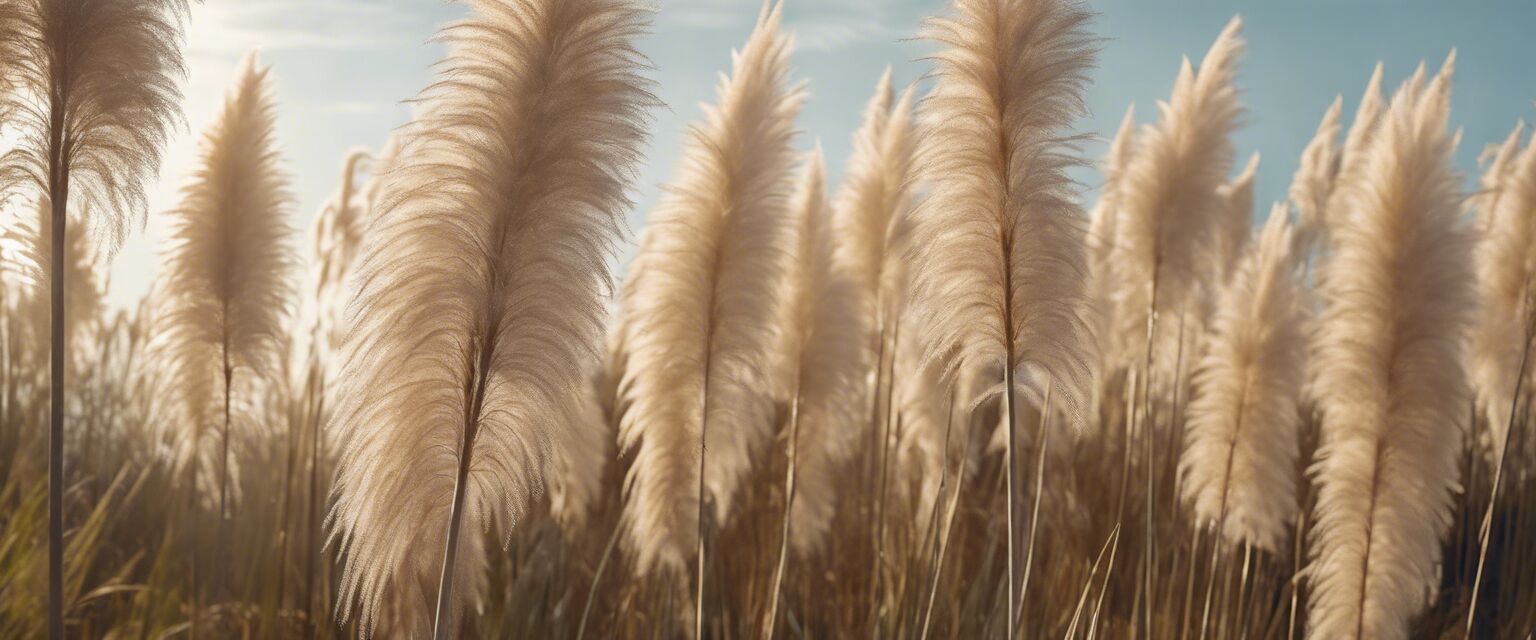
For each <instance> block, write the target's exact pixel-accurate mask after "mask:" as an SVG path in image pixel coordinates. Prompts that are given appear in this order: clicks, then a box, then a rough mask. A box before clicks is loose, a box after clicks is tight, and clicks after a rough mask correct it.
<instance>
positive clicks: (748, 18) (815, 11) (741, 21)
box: [660, 0, 910, 51]
mask: <svg viewBox="0 0 1536 640" xmlns="http://www.w3.org/2000/svg"><path fill="white" fill-rule="evenodd" d="M888 4H889V2H881V0H841V1H839V2H817V3H814V4H813V3H809V2H807V3H792V4H789V5H788V6H786V7H785V10H784V23H785V28H786V29H788V30H789V31H792V32H793V33H794V34H795V40H796V43H797V45H798V47H799V48H800V49H802V50H808V51H834V50H838V49H842V48H845V47H849V46H853V45H856V44H860V43H864V42H871V41H875V40H891V39H896V38H901V37H906V36H908V35H910V33H907V32H906V31H905V30H902V29H897V28H893V27H891V26H890V25H889V24H888V19H889V16H888V15H887V11H886V9H887V5H888ZM760 7H762V2H761V0H669V1H667V2H664V3H663V4H662V8H661V17H660V20H661V21H663V22H665V23H667V24H669V25H672V26H676V27H681V28H691V29H704V30H717V29H739V28H744V27H747V26H750V25H751V23H752V21H753V20H754V19H756V17H757V14H758V9H759V8H760Z"/></svg>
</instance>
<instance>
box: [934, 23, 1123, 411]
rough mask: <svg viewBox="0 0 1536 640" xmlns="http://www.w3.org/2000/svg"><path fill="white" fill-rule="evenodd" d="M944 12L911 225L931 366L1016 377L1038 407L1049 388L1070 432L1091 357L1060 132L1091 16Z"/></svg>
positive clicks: (1079, 80)
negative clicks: (941, 362) (937, 357)
mask: <svg viewBox="0 0 1536 640" xmlns="http://www.w3.org/2000/svg"><path fill="white" fill-rule="evenodd" d="M953 6H954V15H953V16H952V17H949V18H942V19H934V20H933V21H931V22H930V23H929V26H928V29H927V31H926V35H927V37H928V38H929V39H931V40H934V41H937V42H940V43H943V44H944V45H946V46H947V47H948V49H946V50H945V51H943V52H941V53H939V54H938V56H937V60H938V64H939V71H938V75H937V79H936V84H935V86H934V90H933V93H932V94H931V95H930V96H929V97H928V99H927V101H926V102H925V103H924V108H925V112H924V113H925V115H924V119H925V121H926V122H928V123H929V127H930V128H929V130H928V131H927V133H926V135H925V138H924V140H923V143H922V144H923V146H922V147H921V149H920V151H919V156H918V162H919V166H920V171H921V173H922V175H923V176H925V177H924V179H925V180H927V181H928V182H929V186H930V188H931V191H930V192H929V194H928V196H927V198H926V199H925V200H924V201H922V202H921V203H920V204H918V206H917V207H916V209H914V211H913V213H912V226H913V228H912V238H913V239H912V241H911V251H912V255H911V260H912V266H911V269H912V278H913V280H912V286H913V301H914V302H913V304H916V305H919V308H920V312H919V313H920V314H921V315H922V316H923V324H924V325H925V333H926V334H927V335H928V336H929V340H928V342H929V344H928V348H929V350H930V351H929V353H930V354H936V353H944V352H947V351H949V350H950V349H958V353H957V361H956V362H955V363H954V364H956V365H959V366H963V367H965V368H976V369H984V368H989V367H995V368H996V369H999V370H1003V371H1006V372H1008V375H1007V377H1008V378H1010V379H1012V378H1013V376H1014V375H1015V374H1018V375H1021V376H1023V379H1022V380H1019V381H1017V382H1016V383H1015V384H1014V386H1013V389H1014V391H1016V392H1022V393H1024V394H1025V395H1026V396H1028V397H1029V398H1030V399H1031V400H1032V401H1033V402H1035V403H1037V404H1038V403H1039V402H1040V401H1041V400H1043V395H1044V391H1045V385H1046V379H1047V378H1049V379H1051V383H1052V384H1053V385H1054V386H1055V389H1056V391H1055V394H1056V397H1057V399H1058V400H1059V403H1060V406H1061V407H1064V408H1066V409H1067V413H1068V415H1070V416H1071V417H1072V418H1073V419H1074V421H1075V420H1076V419H1077V418H1079V417H1080V415H1079V412H1080V410H1081V409H1082V407H1083V406H1084V404H1085V401H1084V398H1085V397H1086V395H1087V393H1088V391H1089V389H1088V386H1089V382H1090V379H1091V375H1092V363H1091V356H1090V354H1089V351H1090V350H1091V348H1092V347H1091V345H1090V344H1089V340H1088V339H1087V325H1086V322H1085V320H1084V317H1083V308H1084V303H1085V302H1086V287H1085V284H1086V276H1087V265H1086V255H1085V251H1084V247H1085V245H1084V242H1083V233H1084V228H1083V223H1084V220H1083V218H1082V215H1081V211H1080V209H1079V208H1078V207H1077V205H1076V204H1075V202H1074V195H1075V194H1074V192H1073V184H1072V182H1071V181H1070V180H1069V179H1068V178H1067V177H1066V175H1065V171H1066V169H1067V167H1070V166H1073V165H1075V164H1077V163H1079V162H1080V161H1079V160H1078V159H1077V158H1075V157H1074V156H1073V155H1072V147H1071V145H1072V140H1071V139H1070V138H1069V137H1065V134H1063V133H1062V130H1063V129H1065V128H1066V127H1067V126H1069V125H1070V124H1071V122H1072V120H1073V119H1074V118H1076V117H1077V116H1078V115H1080V114H1081V113H1082V111H1083V105H1082V100H1081V89H1082V85H1083V83H1084V82H1085V81H1086V76H1085V74H1086V72H1087V70H1088V68H1089V67H1091V66H1092V64H1093V60H1094V51H1093V49H1092V47H1091V41H1090V38H1089V36H1088V34H1087V33H1086V30H1085V29H1086V25H1087V22H1088V20H1089V19H1090V17H1091V16H1090V14H1089V13H1088V12H1087V11H1085V10H1084V9H1083V8H1082V7H1081V6H1080V5H1078V4H1077V3H1075V2H1070V1H1061V0H956V2H955V3H954V5H953ZM1004 388H1006V387H1001V386H1000V387H995V388H994V389H993V390H992V392H993V393H998V392H1001V391H1002V390H1003V389H1004ZM1007 395H1011V394H1005V397H1007Z"/></svg>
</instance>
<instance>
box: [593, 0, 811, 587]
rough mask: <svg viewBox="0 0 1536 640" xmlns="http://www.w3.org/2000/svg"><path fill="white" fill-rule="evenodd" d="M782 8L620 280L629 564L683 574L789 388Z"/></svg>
mask: <svg viewBox="0 0 1536 640" xmlns="http://www.w3.org/2000/svg"><path fill="white" fill-rule="evenodd" d="M781 13H782V9H781V8H780V7H779V6H777V5H775V6H773V7H767V8H765V9H764V12H763V14H762V15H761V16H760V17H759V19H758V22H757V26H756V28H755V30H754V31H753V33H752V36H751V37H750V38H748V40H747V43H746V45H745V46H744V47H743V48H742V50H741V51H740V52H738V53H736V54H734V55H733V56H732V65H731V66H732V72H731V75H730V76H729V77H728V78H725V79H723V80H722V84H721V86H720V88H719V92H718V101H717V103H716V104H715V105H713V106H710V107H707V108H706V110H705V120H704V122H703V123H701V124H699V125H697V126H695V127H694V128H692V129H691V130H690V131H689V137H688V143H687V147H686V149H685V152H684V159H683V165H682V167H681V169H680V170H679V174H678V176H677V177H676V178H675V179H674V180H673V182H672V183H670V184H669V186H668V188H667V191H666V194H665V195H664V197H663V199H662V202H661V204H660V205H658V207H657V208H656V210H655V211H653V212H652V213H651V215H650V218H649V220H648V221H647V224H646V230H645V235H644V237H643V238H642V240H641V247H640V253H639V255H637V256H636V258H635V263H634V265H633V266H632V267H631V271H632V273H631V276H630V282H628V283H626V285H625V288H626V296H625V300H624V302H625V313H627V314H628V315H627V317H626V318H625V320H624V322H625V325H624V330H625V335H624V336H623V337H622V338H621V343H622V345H623V348H624V352H625V355H624V356H623V357H624V359H625V361H626V364H625V366H624V370H623V375H624V378H623V380H622V381H621V382H620V389H621V393H622V396H621V397H620V399H619V403H620V404H621V405H623V406H624V410H623V413H622V415H621V416H620V419H619V420H620V422H619V446H620V448H621V449H622V450H624V451H626V452H627V453H628V454H629V455H632V456H633V461H632V462H631V464H630V467H629V470H628V472H627V473H628V475H627V477H626V479H625V488H626V494H627V497H626V504H625V510H626V511H625V515H624V518H625V522H626V525H627V526H628V527H629V541H630V545H631V547H632V548H633V550H634V552H635V554H636V555H635V557H636V569H637V570H638V571H639V572H640V573H649V572H651V571H652V570H654V569H657V568H661V569H664V570H665V571H667V572H670V573H674V574H676V573H681V572H682V571H683V569H684V567H685V563H686V562H687V560H688V558H689V557H690V555H693V554H695V553H697V550H696V549H695V547H700V546H702V545H703V544H704V542H703V539H702V538H701V537H700V534H701V530H702V529H704V528H705V524H704V523H703V522H701V518H700V516H701V515H704V513H705V512H706V511H710V512H712V513H713V517H714V519H715V520H716V521H717V522H719V523H721V524H723V523H724V522H725V520H726V519H727V518H728V517H729V516H730V514H731V512H732V508H733V506H734V502H733V500H734V498H735V497H736V493H737V490H738V488H739V486H740V484H741V482H742V480H743V478H744V477H745V476H746V475H747V473H748V472H749V471H750V470H751V469H752V468H753V466H754V462H755V461H756V460H758V459H759V458H760V456H761V455H762V452H763V451H764V450H765V447H766V445H767V444H768V441H769V436H770V435H771V433H772V431H771V430H772V428H773V422H774V400H775V397H774V395H775V394H776V393H777V392H779V391H781V390H782V389H783V388H784V386H785V385H784V384H783V382H782V380H780V379H779V377H778V376H779V374H780V373H781V369H779V368H776V367H774V366H773V365H772V361H773V355H772V354H773V351H774V349H775V347H776V346H777V345H778V344H780V343H779V339H778V332H779V328H778V327H777V326H776V324H777V323H776V322H774V319H775V318H776V317H778V315H777V314H778V312H777V311H776V309H777V305H778V304H779V303H780V300H781V293H780V291H779V288H780V287H781V286H782V277H783V276H782V273H783V265H784V264H785V261H786V259H787V257H788V256H789V255H790V253H789V243H790V242H791V240H792V238H793V235H792V234H791V229H792V228H793V227H792V226H791V225H789V224H787V220H786V211H787V205H788V202H789V195H790V193H789V190H790V172H791V170H792V167H793V164H794V155H793V151H792V149H791V148H790V142H791V140H792V138H793V134H794V117H795V114H796V112H797V111H798V109H799V105H800V101H801V92H800V90H799V89H798V88H794V87H790V86H789V85H788V74H789V59H788V57H789V51H790V47H791V45H792V41H791V39H790V38H789V37H788V36H786V35H784V34H782V33H781V32H780V30H779V23H780V21H781ZM706 495H707V496H708V500H709V501H710V503H709V504H706V503H705V502H704V500H705V496H706ZM700 557H701V558H702V555H700ZM702 562H703V560H702V559H700V563H702ZM700 568H701V569H702V564H701V566H700ZM697 578H698V581H699V583H700V584H702V582H703V575H702V574H701V575H699V576H697ZM695 606H699V607H702V603H695Z"/></svg>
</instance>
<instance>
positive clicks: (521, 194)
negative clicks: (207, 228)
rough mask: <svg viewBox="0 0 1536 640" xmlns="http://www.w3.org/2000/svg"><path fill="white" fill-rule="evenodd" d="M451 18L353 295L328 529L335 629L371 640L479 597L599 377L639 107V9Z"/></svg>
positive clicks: (450, 613) (488, 5)
mask: <svg viewBox="0 0 1536 640" xmlns="http://www.w3.org/2000/svg"><path fill="white" fill-rule="evenodd" d="M465 4H467V5H468V8H469V17H467V18H466V19H464V20H462V21H460V22H458V23H455V24H454V25H452V26H449V27H448V28H446V29H445V30H444V31H443V32H442V33H441V35H440V37H441V39H442V40H444V41H445V42H446V43H447V45H448V54H447V58H446V59H445V60H444V62H443V63H442V68H441V71H440V72H439V75H438V78H437V80H436V82H434V83H433V84H432V85H431V86H429V87H428V88H427V89H425V90H424V92H423V94H422V95H421V100H422V101H423V102H425V103H428V104H429V105H431V108H429V109H425V110H423V112H422V113H421V114H420V115H419V117H418V119H417V121H416V124H415V125H413V126H411V127H410V128H408V129H407V131H408V134H407V139H405V140H403V141H402V143H401V145H402V152H401V153H400V154H399V156H398V157H397V158H396V159H395V160H394V161H393V163H391V165H390V166H388V167H387V169H385V173H384V174H383V184H382V186H381V188H382V193H381V195H380V201H379V203H378V204H379V207H378V210H376V211H374V212H372V214H371V215H370V219H369V221H368V224H367V227H366V229H365V231H364V233H363V238H364V239H363V248H362V251H361V254H360V255H359V257H358V262H357V266H356V271H355V276H354V279H353V283H354V291H353V299H352V303H351V304H350V306H349V311H348V313H349V322H348V325H349V326H348V336H347V339H346V341H345V343H344V347H343V355H342V369H341V375H340V376H338V380H339V381H340V382H341V384H342V385H343V386H342V387H341V389H340V390H339V392H338V396H339V400H338V408H337V411H336V413H335V417H334V418H333V421H332V427H333V428H334V430H335V433H337V435H338V438H339V445H340V459H339V461H338V469H337V474H336V488H335V496H336V503H335V506H334V508H333V510H332V511H331V514H330V516H329V523H328V524H329V527H330V530H331V539H332V542H333V543H334V544H335V545H337V548H338V550H339V552H340V553H341V554H342V556H343V557H344V565H343V568H342V576H341V587H340V599H339V605H338V607H339V608H340V610H341V611H340V615H341V617H342V618H343V619H344V620H345V619H346V618H347V617H348V616H349V615H350V614H351V613H352V612H353V611H354V610H357V612H358V614H359V620H360V622H361V623H362V628H363V630H364V632H365V633H367V632H369V631H371V630H373V629H374V624H375V622H376V621H379V620H381V619H383V618H384V616H386V615H388V616H390V619H385V620H384V621H386V622H389V623H390V624H391V625H393V626H392V628H391V629H390V631H392V632H394V633H400V634H407V633H409V634H415V635H426V634H427V633H428V629H427V628H426V627H427V624H426V621H427V618H428V614H427V612H429V611H432V610H433V609H432V606H433V605H432V602H433V601H434V600H435V602H436V609H435V611H436V617H435V620H434V623H433V625H432V627H433V628H432V633H433V634H434V635H435V637H438V638H446V637H449V636H450V635H451V634H452V629H453V626H454V620H455V618H456V617H457V613H458V612H459V611H460V610H462V608H463V607H464V606H465V604H466V603H473V602H477V601H478V600H479V599H480V598H481V594H482V593H483V589H484V586H485V583H486V581H485V567H486V563H487V558H486V555H485V554H486V548H485V547H486V540H485V538H486V535H487V534H488V533H489V532H490V531H492V530H496V531H500V532H503V533H504V534H506V535H510V531H511V530H512V528H513V526H514V525H515V523H516V520H517V518H518V516H519V514H521V513H522V512H523V511H524V509H525V508H526V506H527V505H528V504H529V502H530V500H532V499H533V498H534V497H535V496H536V495H537V494H539V493H540V492H541V491H542V488H543V482H544V478H545V476H546V473H547V472H548V466H549V465H550V457H551V455H552V447H553V446H554V444H553V443H554V442H556V441H558V440H559V439H561V438H564V437H565V436H564V435H563V434H562V433H561V432H562V431H563V430H567V429H571V428H572V427H571V426H570V425H569V421H570V419H571V417H572V416H573V415H579V413H580V412H579V410H577V409H574V408H573V407H574V406H575V403H576V402H578V401H579V398H580V393H581V386H582V385H584V384H586V383H587V379H586V378H585V377H584V376H585V375H586V374H587V373H588V372H589V371H591V369H592V367H593V366H595V365H596V362H597V353H598V349H599V346H600V344H601V336H602V327H601V325H602V322H603V319H604V313H603V303H602V298H603V296H604V295H605V292H606V291H607V290H608V289H609V288H610V276H609V273H608V265H607V259H608V258H609V257H610V255H611V254H612V252H613V247H614V243H615V242H616V241H617V240H618V238H619V237H620V235H621V234H622V216H623V211H624V209H625V208H626V207H627V206H628V204H629V203H628V201H627V199H626V196H625V189H626V188H627V187H628V185H629V181H630V177H631V172H632V171H633V167H634V163H635V161H636V159H637V157H638V155H639V153H640V146H641V144H642V142H643V140H644V137H645V133H644V130H643V127H642V124H643V121H644V118H645V115H644V109H645V108H646V107H647V106H648V105H650V104H651V103H652V102H653V98H652V97H651V96H650V94H649V93H648V91H647V86H648V83H647V81H646V80H644V79H643V78H642V77H641V76H640V75H639V72H640V70H641V69H642V68H643V64H642V61H641V58H640V55H639V54H638V53H637V52H636V51H635V48H634V42H635V40H636V38H638V37H639V36H640V35H641V34H642V33H643V31H644V28H645V19H646V12H645V11H644V10H643V9H642V8H641V7H640V6H638V5H637V4H636V3H635V2H632V1H630V0H563V1H556V0H470V1H468V2H466V3H465ZM589 365H590V366H589ZM402 514H407V515H408V517H402ZM434 581H435V582H436V585H437V589H436V593H435V597H434V594H433V592H432V585H433V583H434ZM386 602H388V603H390V606H389V607H388V609H389V610H388V611H386V610H385V607H384V605H385V603H386Z"/></svg>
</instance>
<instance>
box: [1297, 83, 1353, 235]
mask: <svg viewBox="0 0 1536 640" xmlns="http://www.w3.org/2000/svg"><path fill="white" fill-rule="evenodd" d="M1343 110H1344V98H1343V97H1342V96H1340V97H1335V98H1334V99H1333V102H1332V103H1331V104H1329V105H1328V110H1327V111H1324V112H1323V119H1322V121H1321V122H1319V123H1318V124H1317V133H1315V134H1313V136H1312V139H1311V140H1310V141H1308V142H1307V146H1306V148H1305V149H1303V150H1302V152H1301V166H1299V167H1297V169H1296V173H1295V175H1294V176H1293V177H1292V178H1291V189H1290V194H1289V197H1290V199H1291V205H1292V206H1294V207H1296V214H1297V216H1296V217H1297V220H1298V222H1297V225H1296V232H1295V234H1294V235H1293V237H1294V239H1295V241H1296V251H1295V253H1296V259H1297V260H1300V261H1303V262H1304V261H1306V259H1307V256H1308V255H1310V254H1311V253H1312V244H1313V242H1314V241H1315V240H1316V239H1317V238H1318V237H1320V236H1321V234H1322V233H1323V232H1324V231H1326V230H1327V227H1326V219H1325V216H1326V214H1327V209H1328V197H1329V196H1330V195H1332V193H1333V185H1334V181H1333V180H1334V172H1335V170H1337V168H1338V162H1339V157H1340V151H1339V150H1338V148H1337V146H1338V139H1339V129H1340V127H1339V114H1340V113H1342V112H1343Z"/></svg>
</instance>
